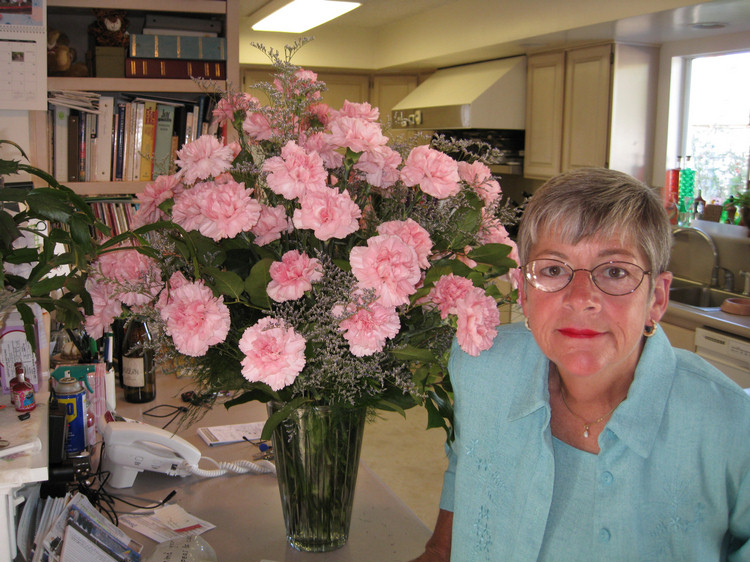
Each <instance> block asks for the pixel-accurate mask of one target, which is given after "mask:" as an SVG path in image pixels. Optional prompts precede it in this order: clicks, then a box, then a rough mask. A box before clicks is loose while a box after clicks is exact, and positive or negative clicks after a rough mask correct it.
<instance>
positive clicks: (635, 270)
mask: <svg viewBox="0 0 750 562" xmlns="http://www.w3.org/2000/svg"><path fill="white" fill-rule="evenodd" d="M521 269H522V270H523V273H524V276H525V277H526V280H527V281H528V282H529V283H530V284H531V286H532V287H534V288H535V289H539V290H540V291H544V292H545V293H556V292H557V291H562V290H563V289H564V288H565V287H567V286H568V285H569V284H570V282H571V281H572V280H573V276H574V275H575V273H576V271H585V272H587V273H588V274H589V277H591V280H592V281H593V282H594V285H596V287H597V288H598V289H599V290H600V291H601V292H602V293H606V294H607V295H611V296H615V297H619V296H622V295H627V294H630V293H632V292H633V291H635V290H636V289H637V288H638V287H640V286H641V283H643V278H644V277H645V276H646V275H651V272H650V271H644V270H643V268H641V267H639V266H637V265H635V264H634V263H629V262H626V261H608V262H605V263H600V264H599V265H597V266H596V267H595V268H593V269H583V268H579V269H573V268H572V267H570V266H569V265H568V264H567V263H565V262H562V261H560V260H553V259H540V260H532V261H530V262H528V263H527V264H526V265H524V266H523V267H522V268H521Z"/></svg>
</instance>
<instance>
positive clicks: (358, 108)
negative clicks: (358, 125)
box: [333, 100, 380, 122]
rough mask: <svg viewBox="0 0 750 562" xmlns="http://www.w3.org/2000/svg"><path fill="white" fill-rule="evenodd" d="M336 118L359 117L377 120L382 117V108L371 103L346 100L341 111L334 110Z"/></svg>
mask: <svg viewBox="0 0 750 562" xmlns="http://www.w3.org/2000/svg"><path fill="white" fill-rule="evenodd" d="M333 116H334V118H337V117H357V118H359V119H364V120H365V121H372V122H375V121H377V120H378V119H380V110H379V109H378V108H377V107H372V106H371V105H370V104H369V103H367V102H364V103H354V102H351V101H349V100H344V105H342V106H341V109H340V110H339V111H336V112H334V115H333Z"/></svg>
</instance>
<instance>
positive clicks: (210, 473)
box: [188, 457, 276, 478]
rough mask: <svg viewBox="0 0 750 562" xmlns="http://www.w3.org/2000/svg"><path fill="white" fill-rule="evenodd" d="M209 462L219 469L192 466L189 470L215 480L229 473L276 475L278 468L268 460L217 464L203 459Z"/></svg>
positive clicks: (208, 459) (208, 458)
mask: <svg viewBox="0 0 750 562" xmlns="http://www.w3.org/2000/svg"><path fill="white" fill-rule="evenodd" d="M203 459H205V460H207V461H211V462H212V463H214V464H215V465H216V466H217V467H218V468H216V469H212V470H206V469H204V468H198V467H197V466H190V467H189V468H188V470H189V471H190V472H191V473H192V474H195V475H196V476H203V477H205V478H214V477H216V476H224V475H225V474H228V473H229V472H236V473H238V474H247V473H253V474H265V473H269V472H271V473H276V466H275V465H274V464H273V463H272V462H270V461H267V460H260V461H258V462H253V461H247V460H238V461H233V462H216V461H215V460H214V459H212V458H211V457H201V460H203Z"/></svg>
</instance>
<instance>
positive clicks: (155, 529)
mask: <svg viewBox="0 0 750 562" xmlns="http://www.w3.org/2000/svg"><path fill="white" fill-rule="evenodd" d="M41 488H42V485H41V484H35V485H34V486H30V487H27V488H26V489H25V490H24V492H23V495H24V497H25V502H24V505H23V511H22V514H21V517H20V519H19V524H18V533H17V539H16V540H17V544H18V548H19V553H20V554H21V556H23V558H24V560H28V561H30V562H42V561H50V562H79V561H81V560H86V561H96V562H110V561H114V562H140V561H141V560H146V561H147V562H167V561H168V560H194V561H196V562H215V561H216V560H217V558H216V554H215V552H214V551H213V548H211V546H210V545H209V544H208V543H207V542H206V541H205V540H203V539H202V538H200V537H199V535H200V534H201V533H204V532H206V531H210V530H211V529H213V528H214V525H212V524H211V523H208V522H207V521H202V520H200V519H198V518H196V517H193V516H192V515H190V514H189V513H187V512H186V511H185V510H183V509H182V508H181V507H179V506H178V505H165V506H162V507H158V508H156V509H150V510H138V511H136V512H134V513H133V514H132V515H123V516H121V517H120V518H119V522H120V524H121V525H122V526H125V527H128V528H130V529H133V530H137V531H138V532H140V533H141V534H143V535H146V536H148V537H149V538H152V539H153V540H155V541H157V542H158V543H159V547H158V548H157V549H156V550H155V551H154V553H153V554H152V555H151V556H150V557H148V558H147V559H145V558H142V556H141V553H142V551H143V545H142V544H140V543H139V542H137V541H135V540H134V539H133V538H132V537H130V535H129V534H128V533H127V532H126V531H124V530H123V529H121V528H119V527H118V525H116V524H115V523H113V522H112V521H110V520H109V519H108V517H106V516H105V515H103V514H102V513H101V512H100V510H99V509H98V508H97V506H95V505H94V504H92V503H91V501H90V500H89V494H88V493H87V492H86V491H76V492H72V493H67V494H65V496H63V497H52V496H48V497H46V498H43V497H42V496H41V494H40V490H41ZM116 520H117V519H116Z"/></svg>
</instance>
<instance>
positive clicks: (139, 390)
mask: <svg viewBox="0 0 750 562" xmlns="http://www.w3.org/2000/svg"><path fill="white" fill-rule="evenodd" d="M150 344H151V332H150V330H149V328H148V324H146V322H144V321H143V320H140V319H137V318H135V319H133V320H131V322H130V323H129V324H128V327H127V330H126V331H125V337H124V338H123V342H122V388H123V389H124V391H125V401H126V402H136V403H140V402H150V401H151V400H153V399H154V398H156V373H155V370H154V350H153V348H152V347H151V345H150Z"/></svg>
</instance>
